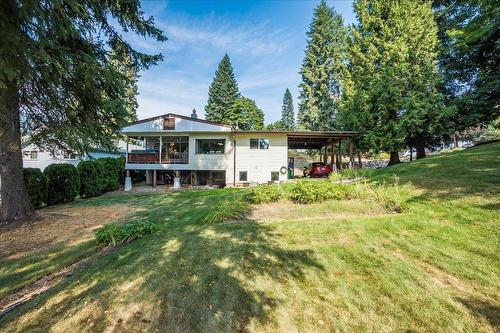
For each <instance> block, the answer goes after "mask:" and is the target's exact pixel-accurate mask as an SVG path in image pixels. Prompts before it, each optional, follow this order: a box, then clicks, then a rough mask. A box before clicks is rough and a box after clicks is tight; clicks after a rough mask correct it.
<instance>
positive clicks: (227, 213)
mask: <svg viewBox="0 0 500 333" xmlns="http://www.w3.org/2000/svg"><path fill="white" fill-rule="evenodd" d="M248 209H249V205H248V203H246V202H244V201H242V200H241V199H239V198H233V199H232V200H226V201H224V202H222V203H221V204H220V205H218V206H217V207H216V208H215V209H212V210H211V211H210V212H209V213H208V214H207V215H205V217H204V218H202V219H201V223H204V224H215V223H221V222H227V221H229V220H236V219H243V218H245V214H246V213H247V211H248Z"/></svg>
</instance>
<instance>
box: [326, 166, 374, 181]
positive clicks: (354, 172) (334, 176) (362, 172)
mask: <svg viewBox="0 0 500 333" xmlns="http://www.w3.org/2000/svg"><path fill="white" fill-rule="evenodd" d="M371 173H373V170H371V169H367V168H361V169H343V170H341V171H340V172H332V173H331V174H330V176H329V177H328V178H329V179H330V180H332V181H338V180H342V179H350V180H353V179H359V178H367V177H369V175H370V174H371Z"/></svg>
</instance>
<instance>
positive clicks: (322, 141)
mask: <svg viewBox="0 0 500 333" xmlns="http://www.w3.org/2000/svg"><path fill="white" fill-rule="evenodd" d="M234 133H235V134H239V133H242V134H245V133H246V134H252V133H255V134H276V133H279V134H286V136H287V138H288V148H289V149H320V148H322V147H324V146H326V145H328V144H334V143H337V142H338V141H339V140H342V139H350V138H354V137H355V136H356V135H357V134H358V132H354V131H235V132H234Z"/></svg>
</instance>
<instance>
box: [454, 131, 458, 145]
mask: <svg viewBox="0 0 500 333" xmlns="http://www.w3.org/2000/svg"><path fill="white" fill-rule="evenodd" d="M453 144H454V146H453V148H458V132H457V131H455V133H453Z"/></svg>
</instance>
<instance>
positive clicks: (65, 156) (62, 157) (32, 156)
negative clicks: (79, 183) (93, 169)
mask: <svg viewBox="0 0 500 333" xmlns="http://www.w3.org/2000/svg"><path fill="white" fill-rule="evenodd" d="M23 142H24V143H23V151H22V153H23V167H25V168H38V169H40V170H42V171H43V170H44V169H45V168H46V167H47V166H49V165H50V164H55V163H69V164H73V165H74V166H77V165H78V164H79V163H80V162H81V161H84V160H94V159H98V158H105V157H114V158H118V157H120V156H125V147H126V146H127V144H126V143H125V141H118V143H117V147H118V150H117V151H102V150H96V151H92V152H89V153H88V154H87V155H86V156H78V155H76V154H72V153H60V154H56V155H55V156H54V155H52V154H50V153H49V152H48V151H46V150H44V149H43V148H41V147H38V146H36V145H35V144H32V143H30V142H29V137H24V138H23ZM138 148H139V147H138Z"/></svg>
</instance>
